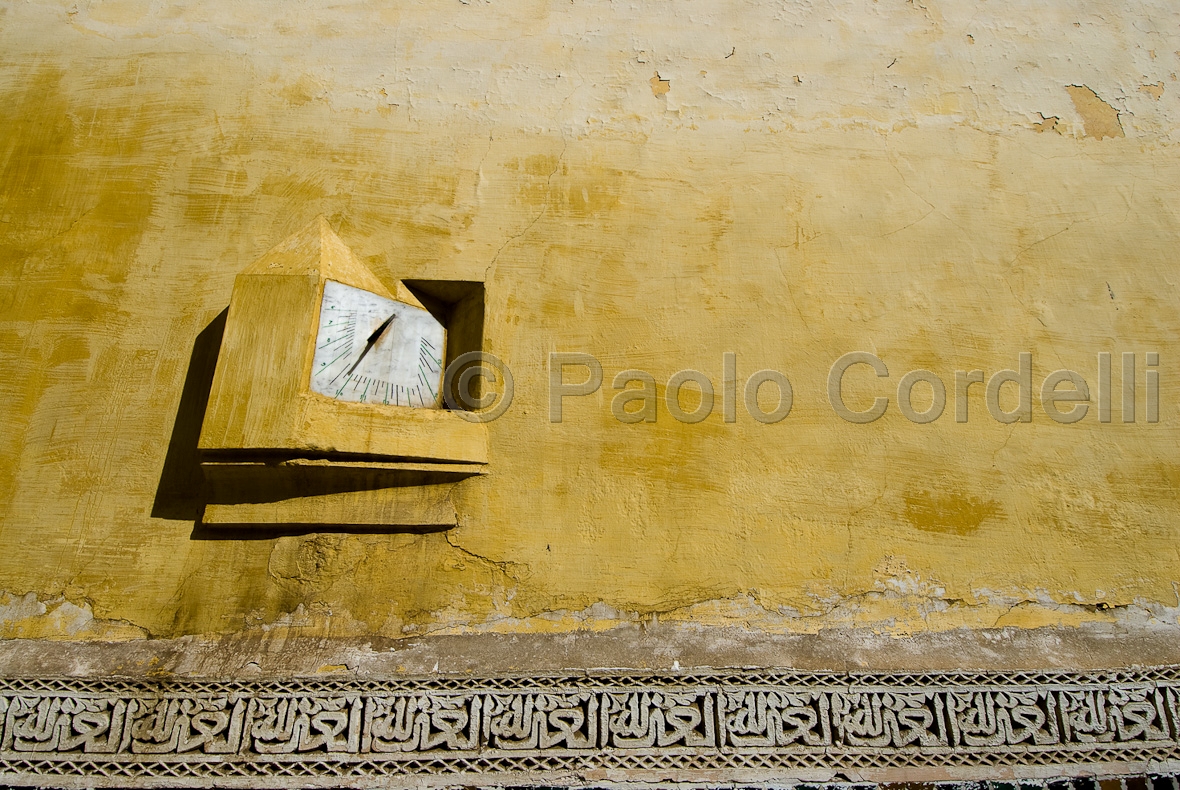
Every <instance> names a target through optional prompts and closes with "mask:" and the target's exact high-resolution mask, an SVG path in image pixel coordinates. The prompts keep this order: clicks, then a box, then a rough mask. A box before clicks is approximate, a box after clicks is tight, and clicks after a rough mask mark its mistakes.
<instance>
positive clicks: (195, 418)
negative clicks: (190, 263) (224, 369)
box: [152, 308, 449, 540]
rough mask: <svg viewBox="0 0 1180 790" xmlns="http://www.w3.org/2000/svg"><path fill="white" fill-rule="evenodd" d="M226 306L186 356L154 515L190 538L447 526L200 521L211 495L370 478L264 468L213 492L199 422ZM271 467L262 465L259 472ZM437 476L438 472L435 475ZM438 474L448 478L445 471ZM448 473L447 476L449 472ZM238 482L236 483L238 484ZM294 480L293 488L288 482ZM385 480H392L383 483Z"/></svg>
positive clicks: (262, 494)
mask: <svg viewBox="0 0 1180 790" xmlns="http://www.w3.org/2000/svg"><path fill="white" fill-rule="evenodd" d="M228 312H229V308H226V309H225V310H222V311H221V313H219V314H218V315H217V317H216V318H214V319H213V320H212V321H210V322H209V325H208V326H206V327H205V328H204V329H203V330H202V331H201V333H200V334H198V335H197V338H196V341H195V342H194V343H193V352H192V356H191V357H190V358H189V365H188V373H187V374H186V376H185V380H184V389H183V390H182V391H181V395H180V406H179V407H178V408H177V410H176V420H175V422H174V423H173V426H172V437H171V438H170V439H169V441H168V452H167V454H166V455H165V457H164V467H163V469H162V470H161V472H160V482H159V484H158V485H157V487H156V497H155V500H154V501H153V503H152V517H153V518H163V519H172V520H175V521H192V522H193V531H192V534H191V535H190V536H189V539H190V540H270V539H273V538H276V537H281V536H285V535H305V534H308V533H313V532H334V533H389V532H391V531H396V532H409V533H426V532H436V531H439V530H440V529H447V528H448V527H447V526H442V527H440V526H438V525H421V526H413V525H397V526H396V527H391V526H389V525H380V524H375V525H362V524H357V525H345V524H331V525H325V524H322V523H315V524H294V523H290V524H266V525H259V524H249V525H247V524H217V525H216V526H215V527H214V526H210V525H207V524H205V523H204V522H203V520H202V517H203V515H204V512H205V507H206V505H208V504H209V503H210V502H213V501H218V502H221V501H227V502H229V501H263V502H265V501H274V500H278V499H288V498H292V497H300V496H309V495H316V494H323V493H329V492H338V491H348V490H371V489H372V487H373V484H372V482H371V481H368V480H365V479H360V478H358V479H351V478H350V479H345V480H333V479H322V480H321V479H307V480H301V479H296V480H292V479H290V478H289V476H287V475H278V476H274V477H275V479H273V480H271V479H269V478H268V477H267V476H266V475H265V474H264V475H263V476H262V477H261V478H259V479H254V480H247V481H242V485H245V486H246V488H248V489H249V490H248V491H243V490H236V491H228V492H227V491H222V492H221V495H220V496H216V497H215V496H214V490H213V487H212V486H211V485H210V484H209V481H208V479H207V478H206V475H205V470H204V469H202V467H201V453H200V450H199V449H198V441H199V439H200V436H201V423H202V421H203V420H204V418H205V409H206V407H207V406H208V404H209V393H210V390H211V389H212V386H213V374H214V371H215V370H216V369H217V357H218V353H219V352H220V350H221V339H222V336H223V335H224V334H225V321H226V315H227V314H228ZM266 471H272V470H271V467H269V466H268V467H266V468H265V469H263V470H262V472H266ZM436 476H437V475H436ZM442 477H444V478H447V476H446V475H442ZM447 479H449V478H447ZM436 482H440V481H438V480H434V479H430V480H420V479H417V478H414V479H403V480H400V481H399V482H398V483H396V484H395V485H401V486H421V485H423V484H424V483H436ZM242 485H239V486H238V488H239V489H241V487H242ZM293 485H294V489H293V488H292V486H293ZM386 485H391V484H390V483H386Z"/></svg>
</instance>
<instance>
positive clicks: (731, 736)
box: [0, 666, 1180, 786]
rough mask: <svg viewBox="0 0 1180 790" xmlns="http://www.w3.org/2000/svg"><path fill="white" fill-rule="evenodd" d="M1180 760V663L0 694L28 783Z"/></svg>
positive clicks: (13, 773)
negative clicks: (1104, 668)
mask: <svg viewBox="0 0 1180 790" xmlns="http://www.w3.org/2000/svg"><path fill="white" fill-rule="evenodd" d="M1178 761H1180V667H1177V666H1168V667H1156V668H1151V669H1144V670H1135V671H1131V670H1127V671H1122V670H1118V671H1110V672H1007V673H1002V672H923V673H841V672H792V671H777V670H725V671H701V672H683V673H659V672H647V673H639V672H611V671H588V672H583V673H577V674H560V675H558V674H552V675H527V676H526V675H507V676H498V677H486V678H475V677H461V678H456V677H446V676H433V677H427V678H400V677H399V678H394V679H388V680H351V681H350V680H318V679H293V680H287V681H242V680H233V681H228V680H227V681H197V680H160V681H145V680H139V679H136V680H130V679H112V678H106V679H90V680H87V679H35V678H26V679H8V680H0V781H6V782H23V783H26V784H46V783H53V782H55V781H57V782H61V781H62V780H69V779H71V778H73V779H75V780H82V782H83V783H85V784H87V785H92V786H103V785H120V784H126V783H128V782H132V783H134V784H137V785H141V786H150V785H153V784H171V785H176V784H183V783H185V782H186V781H189V782H193V783H202V784H204V783H216V784H217V785H219V786H234V785H241V786H250V785H251V784H256V783H257V782H258V781H259V780H266V779H268V778H269V779H271V780H277V781H279V782H281V783H283V784H284V785H288V786H296V785H315V784H325V783H327V784H331V783H333V782H339V781H350V782H356V781H362V782H363V781H364V780H365V779H366V778H368V779H375V780H379V779H381V778H385V779H386V780H387V782H388V781H389V780H390V779H392V780H395V781H392V782H391V783H393V784H451V785H454V784H472V783H474V784H496V783H503V782H508V781H511V780H512V778H513V777H517V778H519V777H521V776H525V775H527V777H528V778H529V779H530V780H531V781H537V780H548V781H550V782H554V783H559V784H560V783H562V777H565V778H566V779H568V778H569V777H570V776H571V775H575V776H581V777H583V778H585V777H587V776H591V777H593V776H598V777H604V778H605V777H615V778H623V779H627V780H658V779H660V778H668V777H669V776H670V775H671V774H672V773H673V772H676V774H677V775H684V774H685V773H686V772H687V773H688V774H689V775H692V776H696V777H699V778H700V779H703V780H707V779H710V778H711V779H713V780H726V779H733V778H736V777H740V776H743V775H749V776H752V775H759V776H768V775H773V776H777V777H789V776H792V775H794V776H798V775H802V774H815V773H816V772H824V771H827V772H834V771H842V772H847V771H855V772H859V771H864V770H866V769H870V770H871V769H885V768H911V767H939V768H947V767H969V766H975V767H995V768H1001V767H1004V766H1036V765H1041V766H1063V767H1064V766H1077V765H1085V764H1096V763H1105V764H1109V763H1117V762H1136V763H1147V764H1155V765H1163V764H1169V765H1175V764H1177V762H1178ZM67 783H68V782H67Z"/></svg>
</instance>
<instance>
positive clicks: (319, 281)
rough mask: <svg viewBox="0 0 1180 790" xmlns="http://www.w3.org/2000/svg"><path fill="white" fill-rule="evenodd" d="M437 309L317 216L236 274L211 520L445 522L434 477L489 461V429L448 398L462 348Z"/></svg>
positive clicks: (219, 403) (210, 468)
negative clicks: (452, 367)
mask: <svg viewBox="0 0 1180 790" xmlns="http://www.w3.org/2000/svg"><path fill="white" fill-rule="evenodd" d="M427 282H429V281H427ZM439 283H440V287H444V286H446V285H447V284H449V286H451V287H453V286H454V285H455V283H454V282H451V281H439ZM480 293H482V291H480ZM478 314H479V315H478V319H476V320H477V321H482V300H481V301H480V302H479V307H478ZM446 318H447V316H445V315H441V314H440V315H436V314H435V313H432V312H431V311H430V310H428V309H427V307H426V305H424V304H423V303H422V302H421V301H420V300H419V299H418V297H417V296H415V295H414V293H413V292H411V291H410V290H409V288H407V287H406V286H405V284H404V283H402V282H401V281H393V282H390V283H389V284H388V285H387V284H386V283H385V282H383V281H382V280H380V279H379V278H377V277H376V276H375V275H374V274H373V273H372V272H371V271H369V269H368V268H367V267H366V266H365V265H364V264H363V263H361V261H359V260H358V259H357V257H356V256H355V255H354V254H353V253H352V251H351V250H350V249H349V248H348V247H347V246H346V245H345V244H344V242H343V241H342V240H341V239H340V238H339V237H338V236H337V235H336V233H335V232H334V231H333V230H332V228H331V227H330V226H329V225H328V223H327V222H326V221H325V220H324V219H323V218H319V219H317V220H316V221H314V222H313V223H312V224H311V225H309V226H307V227H305V228H304V229H303V230H302V231H300V232H299V233H297V234H295V235H294V236H292V237H290V238H289V239H287V240H286V241H284V242H282V243H281V244H279V245H277V246H276V247H275V248H274V249H272V250H271V251H270V252H268V253H266V254H265V255H263V256H262V257H261V258H260V259H258V260H257V261H255V262H254V263H253V264H251V265H250V266H249V267H247V268H246V269H245V270H244V271H242V272H241V273H240V274H239V275H238V276H237V279H236V280H235V282H234V288H233V294H232V296H231V298H230V306H229V311H228V314H227V316H226V323H225V334H224V336H223V338H222V342H221V350H220V353H219V355H218V360H217V368H216V372H215V374H214V378H213V383H212V386H211V388H210V393H209V403H208V406H207V408H206V411H205V419H204V422H203V424H202V427H201V437H200V441H199V448H200V450H201V453H202V466H203V468H204V469H205V472H206V478H207V479H208V480H209V481H210V483H211V485H212V487H213V489H214V491H213V495H214V500H215V501H212V502H211V503H210V504H209V505H207V506H206V509H205V516H204V521H205V523H210V524H216V523H226V524H253V523H269V524H291V523H296V524H299V523H303V524H321V523H328V524H340V525H345V526H347V525H350V524H364V525H381V524H384V525H396V524H406V525H413V526H421V527H431V526H448V525H453V521H454V510H453V507H452V506H451V505H450V504H449V500H447V497H446V494H447V493H449V492H447V491H445V490H443V489H445V488H446V487H445V486H442V485H439V483H440V481H441V482H448V481H449V482H453V481H455V480H457V479H460V478H462V477H465V476H470V475H473V474H482V473H483V468H484V467H483V465H484V464H486V462H487V433H486V429H485V427H484V426H483V425H482V424H479V423H477V422H472V421H471V420H470V419H463V418H462V417H461V416H460V414H458V413H456V412H454V411H452V410H450V409H449V408H448V407H447V404H446V402H445V399H444V398H443V397H442V395H443V382H444V376H445V370H446V366H447V363H448V361H449V360H450V359H453V358H454V357H455V356H457V355H458V354H459V353H461V352H462V351H465V350H467V349H465V348H463V347H462V346H461V344H456V343H455V342H454V337H456V336H458V335H455V333H453V332H448V326H447V324H446ZM452 319H454V320H456V321H458V324H459V326H460V328H461V330H462V332H461V333H460V334H462V335H464V336H470V335H471V334H472V333H471V324H472V323H473V321H472V320H471V318H470V316H466V317H462V319H463V320H459V319H455V318H454V316H452ZM463 416H466V417H470V415H463Z"/></svg>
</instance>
